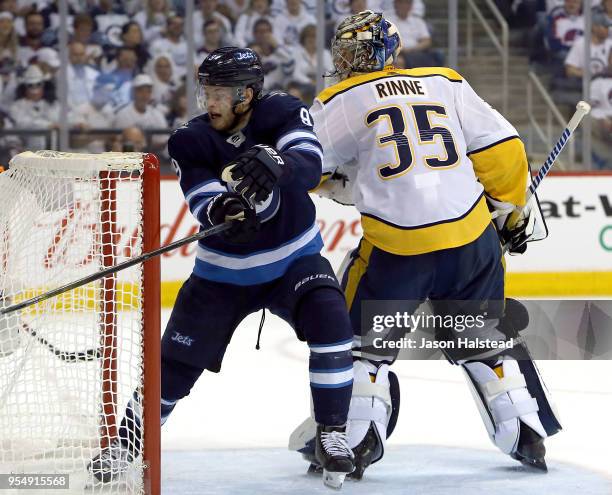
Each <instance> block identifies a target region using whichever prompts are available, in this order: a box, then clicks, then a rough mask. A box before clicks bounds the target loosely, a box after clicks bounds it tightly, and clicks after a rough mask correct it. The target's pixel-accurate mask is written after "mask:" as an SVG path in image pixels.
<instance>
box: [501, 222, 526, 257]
mask: <svg viewBox="0 0 612 495" xmlns="http://www.w3.org/2000/svg"><path fill="white" fill-rule="evenodd" d="M528 224H529V217H527V218H523V219H521V220H519V221H518V222H517V223H516V224H515V225H513V226H512V227H508V226H507V225H506V226H504V227H503V228H502V229H501V230H500V231H499V238H500V240H501V243H502V245H503V246H507V247H508V252H509V253H510V254H523V253H524V252H525V251H527V239H528V237H529V236H528V235H527V226H528Z"/></svg>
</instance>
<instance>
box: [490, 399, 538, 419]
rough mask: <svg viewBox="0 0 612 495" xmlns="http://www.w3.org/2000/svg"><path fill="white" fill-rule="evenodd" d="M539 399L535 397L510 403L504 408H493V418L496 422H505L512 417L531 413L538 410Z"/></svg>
mask: <svg viewBox="0 0 612 495" xmlns="http://www.w3.org/2000/svg"><path fill="white" fill-rule="evenodd" d="M539 409H540V408H539V407H538V401H537V400H535V399H534V398H531V399H527V400H524V401H521V402H516V403H514V404H512V405H508V406H506V407H504V408H503V409H501V410H500V409H492V410H491V413H492V414H493V419H494V420H495V422H496V423H498V424H499V423H503V422H504V421H509V420H511V419H516V418H519V417H521V416H524V415H526V414H529V413H533V412H538V411H539Z"/></svg>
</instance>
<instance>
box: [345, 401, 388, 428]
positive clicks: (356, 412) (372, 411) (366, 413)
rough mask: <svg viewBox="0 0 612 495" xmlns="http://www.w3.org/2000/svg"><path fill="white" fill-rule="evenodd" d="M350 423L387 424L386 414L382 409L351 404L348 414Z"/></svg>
mask: <svg viewBox="0 0 612 495" xmlns="http://www.w3.org/2000/svg"><path fill="white" fill-rule="evenodd" d="M349 417H350V420H351V421H355V420H357V421H375V422H377V423H382V424H383V425H386V424H387V421H388V419H389V418H388V413H387V410H386V409H385V410H383V409H382V408H373V407H372V406H371V405H369V404H368V405H367V406H366V405H362V404H353V405H352V406H351V410H350V414H349Z"/></svg>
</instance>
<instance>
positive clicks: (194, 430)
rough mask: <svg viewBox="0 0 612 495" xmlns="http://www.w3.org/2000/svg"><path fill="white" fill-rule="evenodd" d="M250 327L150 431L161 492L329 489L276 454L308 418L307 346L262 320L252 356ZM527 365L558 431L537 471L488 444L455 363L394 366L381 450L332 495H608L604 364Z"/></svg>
mask: <svg viewBox="0 0 612 495" xmlns="http://www.w3.org/2000/svg"><path fill="white" fill-rule="evenodd" d="M167 317H168V313H167V312H164V323H165V320H166V319H167ZM203 317H205V315H203ZM258 323H259V315H252V316H250V317H249V318H247V319H246V320H245V321H244V322H243V324H242V325H241V326H240V327H239V328H238V330H237V331H236V333H235V334H234V338H233V339H232V342H231V344H230V346H229V347H228V350H227V353H226V356H225V360H224V363H223V367H222V370H221V373H220V374H218V375H217V374H212V373H208V372H206V373H205V374H204V375H202V377H201V378H200V380H199V382H198V383H197V384H196V386H195V387H194V389H193V391H192V393H191V394H190V396H189V397H187V398H185V399H184V400H182V401H181V402H180V403H179V404H178V405H177V408H176V409H175V411H174V413H173V414H172V415H171V416H170V419H169V420H168V422H167V423H166V424H165V425H164V427H163V428H162V448H163V463H162V480H163V493H164V494H175V493H176V494H192V493H193V494H196V493H197V494H205V495H220V494H223V495H226V494H231V495H234V494H235V495H247V494H249V495H251V494H253V495H255V494H257V495H259V494H281V493H282V494H310V493H330V490H329V489H326V488H324V487H323V486H322V483H321V480H320V479H318V478H315V477H313V476H307V475H306V474H305V471H306V467H307V465H306V463H305V462H304V461H302V459H301V457H300V456H299V455H298V454H296V453H294V452H289V451H288V450H287V449H286V445H287V440H288V438H289V435H290V433H291V431H292V430H293V428H294V427H295V426H296V425H297V424H298V423H299V422H301V421H302V420H303V419H304V418H305V417H306V415H307V414H308V412H309V407H310V406H309V387H308V348H307V346H306V344H305V343H302V342H299V341H298V340H297V339H296V337H295V336H294V334H293V331H292V330H291V328H290V327H288V326H287V325H286V324H284V323H283V322H282V321H281V320H279V319H277V318H275V317H273V316H270V315H268V317H267V319H266V325H265V327H264V331H263V337H262V349H261V350H260V351H256V350H255V348H254V347H255V340H256V337H257V328H258ZM330 325H333V322H330ZM538 365H539V368H540V371H541V372H542V374H543V375H544V378H545V381H546V383H547V385H548V387H549V389H550V390H551V393H552V394H553V397H554V399H555V401H556V403H557V406H558V409H559V412H560V415H561V420H562V424H563V427H564V430H563V431H562V432H561V433H559V434H558V435H555V436H554V437H552V438H550V439H548V440H547V442H546V447H547V451H548V454H547V461H548V466H549V473H548V474H539V473H532V472H529V471H526V470H525V469H523V468H522V467H521V465H520V464H519V463H517V462H516V461H513V460H511V459H510V458H509V457H508V456H505V455H503V454H502V453H500V452H499V451H498V450H497V449H496V448H495V447H494V446H493V445H492V444H491V443H490V440H489V438H488V436H487V434H486V431H485V429H484V426H483V425H482V421H481V419H480V416H479V414H478V411H477V409H476V406H475V404H474V402H473V399H472V397H471V395H470V393H469V391H468V388H467V385H466V384H465V383H464V378H463V376H462V373H461V372H460V370H459V369H458V368H457V367H454V366H451V365H449V364H448V363H446V362H445V361H412V362H406V361H403V362H398V363H396V364H395V365H394V367H393V370H394V371H395V372H396V373H397V374H398V376H399V379H400V384H401V387H402V400H401V402H402V404H401V412H400V417H399V421H398V426H397V428H396V430H395V432H394V434H393V436H392V437H391V439H390V441H389V446H390V448H389V450H388V452H387V454H386V456H385V458H384V460H383V461H381V462H380V463H379V464H377V465H375V466H372V467H371V468H370V469H369V470H368V471H366V475H365V477H364V480H363V481H361V482H358V483H356V482H348V481H347V482H346V483H345V486H344V488H343V489H342V491H343V492H345V493H347V494H349V493H351V494H365V493H368V494H372V495H373V494H381V495H394V494H399V493H402V494H403V493H410V494H420V493H428V494H434V495H437V494H451V493H452V494H456V493H466V494H473V493H495V495H505V494H512V495H519V494H520V495H527V494H544V493H554V494H566V493H567V494H569V493H572V494H574V493H578V492H580V493H581V494H582V495H587V494H602V495H603V494H608V495H610V494H612V454H611V449H610V446H611V445H612V421H610V417H611V413H612V381H611V379H610V377H611V376H612V362H611V361H540V362H539V363H538Z"/></svg>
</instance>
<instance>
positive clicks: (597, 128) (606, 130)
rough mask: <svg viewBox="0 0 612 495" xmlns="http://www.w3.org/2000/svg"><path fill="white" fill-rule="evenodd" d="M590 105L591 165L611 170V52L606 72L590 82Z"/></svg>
mask: <svg viewBox="0 0 612 495" xmlns="http://www.w3.org/2000/svg"><path fill="white" fill-rule="evenodd" d="M591 105H592V106H593V110H592V112H591V119H592V122H593V148H592V156H593V164H594V165H595V167H596V168H598V169H607V170H612V51H611V52H610V54H609V57H608V67H607V68H606V70H605V71H603V72H602V73H601V74H600V75H599V76H596V77H595V78H594V79H593V80H592V81H591Z"/></svg>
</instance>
